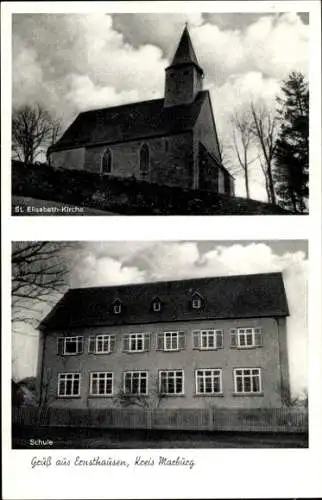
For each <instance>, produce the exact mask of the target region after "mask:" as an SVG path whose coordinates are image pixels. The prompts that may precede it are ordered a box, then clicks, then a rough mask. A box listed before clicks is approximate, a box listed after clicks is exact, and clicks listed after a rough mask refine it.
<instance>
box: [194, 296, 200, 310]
mask: <svg viewBox="0 0 322 500" xmlns="http://www.w3.org/2000/svg"><path fill="white" fill-rule="evenodd" d="M200 308H201V299H199V298H193V299H192V309H200Z"/></svg>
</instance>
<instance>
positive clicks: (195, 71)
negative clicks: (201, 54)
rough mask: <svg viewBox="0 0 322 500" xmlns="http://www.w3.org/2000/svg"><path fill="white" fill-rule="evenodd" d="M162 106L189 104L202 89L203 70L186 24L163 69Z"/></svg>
mask: <svg viewBox="0 0 322 500" xmlns="http://www.w3.org/2000/svg"><path fill="white" fill-rule="evenodd" d="M165 72H166V78H165V95H164V106H165V107H171V106H178V105H180V104H191V103H192V102H193V101H194V100H195V97H196V95H197V94H198V92H200V91H201V90H202V80H203V71H202V69H201V68H200V66H199V63H198V61H197V57H196V54H195V51H194V50H193V46H192V43H191V39H190V35H189V31H188V28H187V26H185V29H184V30H183V33H182V36H181V39H180V42H179V45H178V48H177V50H176V53H175V55H174V58H173V60H172V63H171V65H170V66H168V67H167V68H166V70H165Z"/></svg>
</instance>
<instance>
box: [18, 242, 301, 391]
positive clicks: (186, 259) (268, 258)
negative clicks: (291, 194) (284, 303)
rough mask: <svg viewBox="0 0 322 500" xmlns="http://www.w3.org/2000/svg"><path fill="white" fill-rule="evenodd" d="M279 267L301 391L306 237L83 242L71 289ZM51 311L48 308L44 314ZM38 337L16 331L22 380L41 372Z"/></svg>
mask: <svg viewBox="0 0 322 500" xmlns="http://www.w3.org/2000/svg"><path fill="white" fill-rule="evenodd" d="M274 271H282V272H283V277H284V283H285V288H286V294H287V298H288V302H289V308H290V317H289V318H288V344H289V353H290V373H291V382H292V387H293V390H294V391H295V392H301V391H302V390H303V388H305V387H306V384H307V359H306V357H307V312H306V296H307V271H308V254H307V244H306V242H305V241H291V240H285V241H273V242H269V241H256V242H251V241H239V242H238V241H235V242H234V241H230V242H227V241H216V242H213V241H212V242H210V241H202V242H200V241H198V242H196V241H180V242H172V241H169V242H159V241H157V242H148V241H138V242H108V243H107V242H82V243H78V244H77V245H76V246H75V250H74V251H73V252H72V260H71V261H70V280H69V287H73V288H75V287H84V286H104V285H115V284H125V283H143V282H148V281H157V280H166V279H181V278H190V277H204V276H223V275H237V274H252V273H261V272H274ZM47 312H48V309H47V310H45V309H44V310H43V316H44V315H45V314H46V313H47ZM43 316H42V317H43ZM39 319H41V318H39ZM37 341H38V337H37V332H36V331H35V330H32V329H30V328H28V329H26V327H24V329H23V330H21V331H20V332H19V333H14V335H13V370H14V374H15V376H16V377H17V378H23V377H25V376H28V375H32V374H35V370H36V361H37Z"/></svg>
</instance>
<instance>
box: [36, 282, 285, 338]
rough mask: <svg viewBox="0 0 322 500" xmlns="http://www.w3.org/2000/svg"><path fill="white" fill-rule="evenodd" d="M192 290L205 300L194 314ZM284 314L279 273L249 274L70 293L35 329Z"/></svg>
mask: <svg viewBox="0 0 322 500" xmlns="http://www.w3.org/2000/svg"><path fill="white" fill-rule="evenodd" d="M195 291H198V292H199V293H201V294H202V296H203V297H204V304H203V307H202V308H201V309H198V310H196V309H192V307H191V299H192V295H193V293H194V292H195ZM156 296H158V297H160V299H161V300H162V303H163V305H162V309H161V311H160V312H158V314H156V313H155V312H154V311H153V310H151V301H152V300H153V299H154V297H156ZM115 298H119V299H120V300H121V301H122V312H121V314H118V315H115V314H113V312H112V309H111V304H112V303H113V301H114V300H115ZM288 314H289V312H288V306H287V300H286V295H285V290H284V285H283V278H282V274H281V273H268V274H250V275H241V276H224V277H215V278H194V279H188V280H180V281H163V282H155V283H142V284H135V285H117V286H108V287H92V288H76V289H70V290H69V291H68V292H67V293H66V294H65V295H64V296H63V297H62V299H61V300H60V301H59V302H58V304H57V305H56V306H55V307H54V308H53V309H52V311H51V312H50V313H49V314H48V316H47V317H46V318H45V319H44V320H43V321H42V322H41V324H40V329H42V330H53V329H68V328H73V327H85V326H100V325H110V326H113V325H120V324H133V325H135V324H146V323H159V322H167V321H189V320H197V319H209V320H210V319H213V320H215V319H224V318H227V319H228V318H251V317H279V316H280V317H284V316H288Z"/></svg>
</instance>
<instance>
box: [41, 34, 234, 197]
mask: <svg viewBox="0 0 322 500" xmlns="http://www.w3.org/2000/svg"><path fill="white" fill-rule="evenodd" d="M165 73H166V75H165V93H164V99H153V100H149V101H143V102H136V103H132V104H126V105H121V106H115V107H110V108H103V109H97V110H90V111H86V112H83V113H80V114H79V115H78V117H77V118H76V120H75V121H74V122H73V123H72V124H71V125H70V127H69V128H68V129H67V130H66V132H65V133H64V134H63V136H62V137H61V138H60V139H59V140H58V142H56V144H54V145H53V146H51V147H50V148H49V149H48V154H47V156H48V160H49V162H50V164H51V165H52V166H53V167H54V168H66V169H77V170H84V171H88V172H93V173H99V174H101V175H103V176H113V177H119V178H125V177H132V178H133V177H134V178H136V179H139V180H144V181H147V182H149V183H156V184H159V185H168V186H179V187H182V188H184V189H204V190H208V191H212V192H216V193H226V194H230V195H234V178H233V177H232V176H231V174H230V173H229V172H228V171H227V170H226V169H225V168H224V166H223V164H222V158H221V154H220V147H219V141H218V136H217V132H216V125H215V120H214V115H213V110H212V105H211V100H210V94H209V91H208V90H203V78H204V72H203V70H202V68H201V67H200V65H199V63H198V60H197V57H196V54H195V51H194V49H193V46H192V43H191V39H190V35H189V32H188V28H187V26H186V27H185V28H184V31H183V33H182V36H181V39H180V42H179V45H178V47H177V50H176V52H175V55H174V57H173V60H172V63H171V64H170V66H169V67H167V68H166V70H165Z"/></svg>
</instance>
